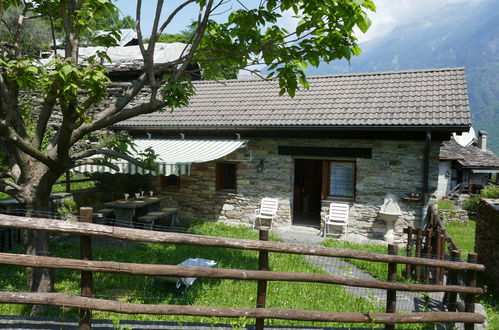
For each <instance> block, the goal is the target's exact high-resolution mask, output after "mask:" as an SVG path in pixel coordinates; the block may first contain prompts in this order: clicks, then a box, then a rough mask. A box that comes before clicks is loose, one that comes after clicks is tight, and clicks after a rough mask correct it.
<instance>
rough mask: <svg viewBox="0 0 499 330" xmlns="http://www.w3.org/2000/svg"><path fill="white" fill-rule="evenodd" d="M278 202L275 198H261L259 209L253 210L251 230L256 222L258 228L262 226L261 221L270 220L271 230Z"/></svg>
mask: <svg viewBox="0 0 499 330" xmlns="http://www.w3.org/2000/svg"><path fill="white" fill-rule="evenodd" d="M278 204H279V201H278V200H277V198H268V197H266V198H262V202H261V204H260V208H259V209H256V210H255V216H256V217H255V221H254V222H253V228H255V227H256V222H257V221H259V223H260V226H261V225H262V219H265V220H270V229H272V222H273V221H274V219H275V217H276V216H277V207H278Z"/></svg>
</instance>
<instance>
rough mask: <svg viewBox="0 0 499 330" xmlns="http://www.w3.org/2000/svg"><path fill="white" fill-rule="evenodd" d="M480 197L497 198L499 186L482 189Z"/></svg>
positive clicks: (490, 185) (491, 185)
mask: <svg viewBox="0 0 499 330" xmlns="http://www.w3.org/2000/svg"><path fill="white" fill-rule="evenodd" d="M480 196H481V197H483V198H499V186H496V185H493V184H489V185H488V186H486V187H485V188H483V189H482V191H481V192H480Z"/></svg>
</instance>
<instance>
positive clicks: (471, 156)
mask: <svg viewBox="0 0 499 330" xmlns="http://www.w3.org/2000/svg"><path fill="white" fill-rule="evenodd" d="M465 142H467V141H465ZM498 173H499V157H497V156H496V155H494V153H493V152H491V151H490V150H488V149H487V132H485V131H479V132H478V138H477V139H476V142H475V141H474V140H472V141H470V142H469V143H458V141H456V140H455V139H454V138H451V139H450V140H449V141H444V142H443V143H442V146H441V148H440V168H439V176H438V189H437V193H436V195H437V197H438V198H441V197H444V196H446V195H449V194H454V193H455V194H476V193H479V192H480V190H481V189H482V188H483V187H485V186H486V185H487V184H489V183H490V182H491V179H492V175H493V174H496V184H499V181H498V180H499V179H498V177H499V176H497V174H498Z"/></svg>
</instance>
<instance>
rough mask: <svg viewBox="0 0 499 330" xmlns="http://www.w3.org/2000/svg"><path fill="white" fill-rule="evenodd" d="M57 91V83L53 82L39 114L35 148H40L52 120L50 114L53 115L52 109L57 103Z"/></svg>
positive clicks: (34, 138) (34, 137)
mask: <svg viewBox="0 0 499 330" xmlns="http://www.w3.org/2000/svg"><path fill="white" fill-rule="evenodd" d="M56 91H57V85H56V83H52V86H50V92H51V93H49V95H48V96H47V98H46V99H45V100H44V101H43V103H42V108H41V110H40V114H39V115H38V121H37V124H36V129H35V135H34V136H33V141H32V143H33V145H34V146H35V148H37V149H40V147H41V145H42V142H43V136H44V135H45V132H46V129H47V124H48V122H49V120H50V116H51V115H52V111H53V109H54V106H55V103H56V100H57V99H56V96H55V93H56Z"/></svg>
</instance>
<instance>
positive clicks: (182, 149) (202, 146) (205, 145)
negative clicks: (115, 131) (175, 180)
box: [73, 139, 247, 176]
mask: <svg viewBox="0 0 499 330" xmlns="http://www.w3.org/2000/svg"><path fill="white" fill-rule="evenodd" d="M134 142H135V144H136V146H137V152H138V153H140V152H144V151H145V150H146V149H148V148H152V149H153V150H154V152H155V153H156V154H157V155H158V158H157V160H156V162H157V164H158V170H157V171H151V170H148V169H144V168H141V167H139V166H137V165H135V164H132V163H130V162H127V161H123V160H111V163H112V164H114V165H116V166H118V168H119V171H116V170H114V169H112V168H110V167H107V166H104V165H82V166H78V167H75V168H74V169H73V171H75V172H88V173H95V172H109V173H123V174H151V175H157V174H162V175H166V176H168V175H171V174H175V175H189V173H190V166H191V164H192V163H204V162H209V161H211V160H215V159H219V158H222V157H224V156H226V155H228V154H230V153H231V152H233V151H235V150H236V149H238V148H241V147H243V146H244V145H245V143H246V142H247V141H245V140H184V139H181V140H171V139H136V140H134Z"/></svg>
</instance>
